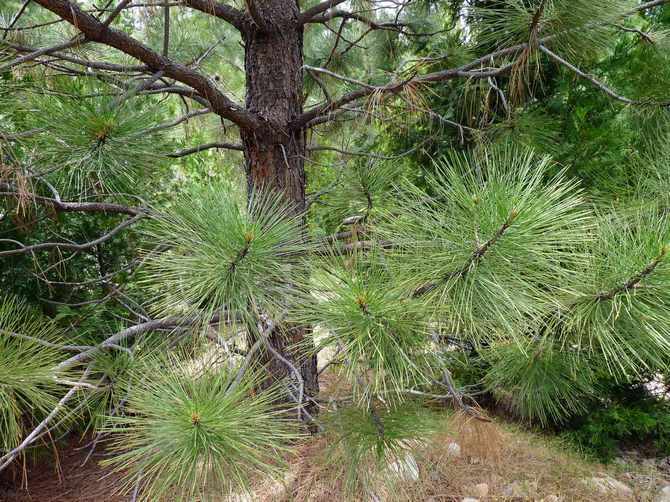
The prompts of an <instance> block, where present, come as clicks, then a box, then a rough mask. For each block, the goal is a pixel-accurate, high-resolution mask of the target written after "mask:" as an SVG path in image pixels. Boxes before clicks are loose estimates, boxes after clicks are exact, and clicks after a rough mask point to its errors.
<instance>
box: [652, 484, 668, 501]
mask: <svg viewBox="0 0 670 502" xmlns="http://www.w3.org/2000/svg"><path fill="white" fill-rule="evenodd" d="M654 502H670V485H667V486H664V487H663V488H661V491H660V492H658V494H657V495H656V498H655V499H654Z"/></svg>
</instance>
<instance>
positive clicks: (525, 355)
mask: <svg viewBox="0 0 670 502" xmlns="http://www.w3.org/2000/svg"><path fill="white" fill-rule="evenodd" d="M483 357H484V359H485V360H487V362H488V363H489V364H490V367H489V368H488V371H487V372H486V375H485V377H484V383H485V385H486V388H487V389H488V390H489V391H490V392H492V393H493V395H494V396H496V398H497V399H498V400H499V401H502V402H503V403H507V404H508V405H509V406H510V408H511V409H512V411H513V412H514V413H516V414H518V415H519V416H521V417H524V418H526V419H527V420H529V421H532V422H539V423H540V424H541V425H543V426H546V425H549V424H556V423H561V422H565V421H566V420H567V419H568V418H570V417H573V416H575V415H579V414H583V413H585V412H587V411H588V409H589V408H588V405H589V404H590V402H591V401H592V399H593V398H594V396H595V374H594V372H593V370H592V369H591V368H590V367H589V362H588V361H585V360H584V359H580V358H579V355H578V354H577V353H576V352H574V351H571V350H569V349H561V347H557V346H556V345H555V344H554V343H552V342H551V341H549V340H538V341H534V342H530V343H524V344H523V345H520V344H516V343H507V344H504V345H502V344H501V345H494V346H492V347H491V348H489V349H488V350H487V351H486V352H485V353H484V354H483Z"/></svg>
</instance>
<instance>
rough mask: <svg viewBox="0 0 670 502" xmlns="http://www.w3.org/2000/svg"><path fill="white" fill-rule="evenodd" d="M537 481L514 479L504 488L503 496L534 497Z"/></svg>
mask: <svg viewBox="0 0 670 502" xmlns="http://www.w3.org/2000/svg"><path fill="white" fill-rule="evenodd" d="M535 492H537V481H514V482H513V483H511V484H509V485H507V486H506V487H505V488H504V489H503V492H502V493H503V496H505V497H509V498H522V499H534V496H535Z"/></svg>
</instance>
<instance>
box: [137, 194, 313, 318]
mask: <svg viewBox="0 0 670 502" xmlns="http://www.w3.org/2000/svg"><path fill="white" fill-rule="evenodd" d="M300 218H301V216H300V215H296V214H295V213H294V212H292V210H291V208H289V207H288V206H287V205H286V203H285V202H284V200H283V197H282V196H281V195H279V194H273V193H261V192H256V193H254V194H253V195H252V196H251V197H250V199H249V202H248V207H247V202H246V200H245V198H244V196H242V195H241V194H240V193H239V192H238V191H235V190H234V189H233V188H231V187H230V186H226V185H223V184H218V185H211V186H205V187H203V188H201V189H199V190H193V191H192V192H191V193H190V194H187V195H185V196H184V197H183V198H182V199H181V201H180V203H178V204H175V205H174V206H173V208H172V209H171V211H170V213H166V214H163V215H159V216H157V217H156V218H155V220H154V221H153V225H151V227H150V228H149V229H147V231H146V237H147V239H148V241H149V242H150V243H151V244H152V245H158V246H159V247H163V248H166V250H165V251H162V252H153V251H152V250H149V251H148V253H147V256H146V262H145V275H144V277H143V279H142V283H143V284H146V285H147V286H148V287H150V288H151V289H152V291H153V292H154V293H155V297H154V302H153V307H154V311H155V312H156V313H157V314H158V315H160V316H166V315H173V314H175V313H184V312H185V313H188V314H192V313H194V312H195V310H196V309H205V310H206V311H207V312H209V313H210V314H211V313H213V312H214V311H217V310H219V309H227V310H228V311H229V312H230V314H231V316H232V318H235V316H241V317H243V318H244V319H245V320H253V319H255V318H256V317H257V315H258V313H261V312H263V313H266V314H270V315H272V316H275V317H282V316H283V314H284V313H285V311H286V310H287V308H289V307H290V306H291V304H292V301H293V300H294V299H295V298H296V295H298V294H299V287H300V285H301V280H303V281H304V279H303V277H304V272H305V270H306V268H305V266H304V253H305V252H306V249H307V247H306V244H305V240H304V238H305V237H304V235H303V231H302V228H301V225H300Z"/></svg>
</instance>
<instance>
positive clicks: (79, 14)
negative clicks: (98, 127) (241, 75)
mask: <svg viewBox="0 0 670 502" xmlns="http://www.w3.org/2000/svg"><path fill="white" fill-rule="evenodd" d="M34 1H35V2H36V3H38V4H39V5H41V6H42V7H44V8H46V9H48V10H50V11H51V12H53V13H54V14H56V15H58V16H60V17H61V18H63V19H65V20H66V21H67V22H68V23H70V24H71V25H72V26H74V27H75V28H77V29H79V30H80V31H81V32H82V33H83V34H84V35H85V36H86V39H87V40H91V41H93V42H98V43H101V44H105V45H108V46H110V47H113V48H115V49H118V50H120V51H121V52H123V53H125V54H128V55H129V56H132V57H134V58H135V59H138V60H140V61H142V62H143V63H145V64H146V65H147V66H149V68H150V69H151V70H152V71H153V72H157V71H162V72H163V74H164V75H165V76H166V77H169V78H173V79H175V80H177V81H179V82H181V83H183V84H186V85H188V86H190V87H192V88H193V89H195V90H196V91H197V92H198V94H199V95H200V96H201V97H203V98H204V99H206V100H207V101H208V102H209V103H210V104H211V108H212V110H213V111H214V112H215V113H217V114H218V115H220V116H221V117H223V118H227V119H229V120H231V121H232V122H234V123H236V124H237V125H239V126H240V127H243V128H245V129H259V128H260V127H261V126H262V125H263V121H262V120H261V119H260V117H258V116H257V115H256V114H253V113H251V112H249V111H248V110H246V109H245V108H244V107H242V106H241V105H239V104H237V103H235V102H234V101H232V100H230V98H228V97H227V96H226V95H225V94H223V93H222V92H221V91H220V90H219V89H218V88H217V86H216V84H215V83H214V81H213V80H212V79H210V78H209V77H206V76H205V75H203V74H201V73H199V72H196V71H194V70H193V69H192V68H189V67H187V66H184V65H182V64H179V63H176V62H174V61H172V60H170V59H168V58H165V57H163V56H161V55H160V54H158V53H157V52H155V51H153V50H152V49H150V48H149V47H147V46H146V45H144V44H142V43H141V42H139V41H138V40H136V39H134V38H132V37H130V36H128V35H127V34H126V33H124V32H123V31H119V30H115V29H112V28H109V27H106V26H104V25H103V23H101V22H100V21H98V20H97V19H96V18H95V17H93V16H92V15H90V14H88V13H86V12H84V11H83V10H82V9H80V8H79V7H78V6H77V5H75V4H74V3H72V2H70V1H68V0H34Z"/></svg>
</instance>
